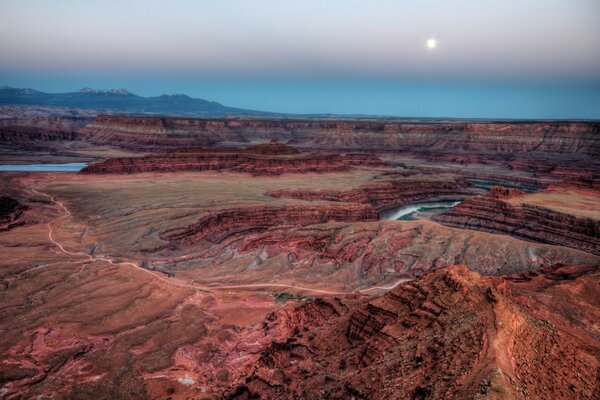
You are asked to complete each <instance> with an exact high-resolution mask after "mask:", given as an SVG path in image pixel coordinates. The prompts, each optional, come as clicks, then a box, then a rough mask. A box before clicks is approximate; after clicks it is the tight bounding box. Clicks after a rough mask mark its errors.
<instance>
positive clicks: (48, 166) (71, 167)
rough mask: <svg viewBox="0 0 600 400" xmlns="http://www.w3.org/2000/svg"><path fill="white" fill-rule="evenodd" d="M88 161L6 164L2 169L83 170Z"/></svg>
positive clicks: (0, 166) (37, 170) (39, 170)
mask: <svg viewBox="0 0 600 400" xmlns="http://www.w3.org/2000/svg"><path fill="white" fill-rule="evenodd" d="M86 165H87V163H69V164H4V165H0V171H33V172H77V171H81V170H82V169H83V167H85V166H86Z"/></svg>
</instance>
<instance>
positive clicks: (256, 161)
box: [81, 145, 385, 175]
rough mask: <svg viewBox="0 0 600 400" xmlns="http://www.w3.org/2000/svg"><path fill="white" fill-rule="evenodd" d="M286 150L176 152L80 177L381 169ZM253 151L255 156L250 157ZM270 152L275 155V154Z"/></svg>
mask: <svg viewBox="0 0 600 400" xmlns="http://www.w3.org/2000/svg"><path fill="white" fill-rule="evenodd" d="M293 150H294V149H292V148H290V147H287V146H286V147H285V148H280V147H275V146H274V145H271V147H270V148H269V147H261V146H258V147H256V146H255V147H251V148H248V149H245V150H242V151H234V150H230V151H223V150H221V151H210V150H200V149H198V150H195V151H191V150H189V149H188V150H183V151H180V150H176V151H173V152H172V153H169V154H166V155H165V154H160V155H149V156H145V157H129V158H125V157H124V158H111V159H109V160H107V161H104V162H100V163H95V164H90V165H88V166H87V167H85V168H84V169H83V170H81V173H84V174H108V173H113V174H131V173H140V172H179V171H208V170H210V171H236V172H246V173H251V174H255V175H281V174H283V173H306V172H340V171H347V170H349V169H350V168H351V167H352V166H357V165H372V166H382V165H385V164H384V163H383V162H382V161H381V160H380V159H379V158H378V157H376V156H373V155H364V154H347V155H326V154H312V153H302V154H298V153H297V152H294V151H293ZM253 151H257V153H253ZM273 152H276V153H275V154H274V153H273Z"/></svg>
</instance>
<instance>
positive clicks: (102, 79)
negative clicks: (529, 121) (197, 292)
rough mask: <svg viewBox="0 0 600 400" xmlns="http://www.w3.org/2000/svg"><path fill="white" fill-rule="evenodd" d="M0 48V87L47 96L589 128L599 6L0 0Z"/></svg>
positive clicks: (520, 0)
mask: <svg viewBox="0 0 600 400" xmlns="http://www.w3.org/2000/svg"><path fill="white" fill-rule="evenodd" d="M432 39H433V40H435V43H432V42H430V47H431V48H430V47H428V46H427V43H428V41H430V40H432ZM0 54H1V55H2V56H1V57H0V85H4V84H6V85H10V86H15V87H33V88H36V89H39V90H44V91H49V92H66V91H74V90H77V89H79V88H81V87H84V86H90V87H94V88H115V87H124V88H126V89H128V90H130V91H132V92H134V93H136V94H140V95H145V96H148V95H159V94H163V93H185V94H188V95H190V96H193V97H201V98H206V99H209V100H215V101H219V102H221V103H224V104H226V105H230V106H236V107H244V108H251V109H261V110H269V111H280V112H294V113H345V114H351V113H354V114H376V115H384V114H385V115H397V116H406V117H413V116H414V117H426V116H430V117H444V116H447V117H484V118H485V117H490V118H494V117H497V118H600V1H598V0H543V1H541V0H487V1H481V0H462V1H459V0H419V1H400V0H393V1H392V0H379V1H368V2H367V1H359V0H330V1H326V0H318V1H317V0H304V1H282V0H255V1H244V0H219V1H208V0H206V1H205V0H197V1H191V0H190V1H184V0H180V1H170V2H165V1H152V0H145V1H142V0H136V1H116V0H104V1H76V0H54V1H44V0H0Z"/></svg>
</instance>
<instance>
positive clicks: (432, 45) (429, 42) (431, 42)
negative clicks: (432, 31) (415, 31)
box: [427, 39, 437, 49]
mask: <svg viewBox="0 0 600 400" xmlns="http://www.w3.org/2000/svg"><path fill="white" fill-rule="evenodd" d="M436 46H437V41H436V40H435V39H428V40H427V48H428V49H435V47H436Z"/></svg>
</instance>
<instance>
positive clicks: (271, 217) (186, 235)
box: [163, 204, 379, 245]
mask: <svg viewBox="0 0 600 400" xmlns="http://www.w3.org/2000/svg"><path fill="white" fill-rule="evenodd" d="M378 218H379V215H378V214H377V212H376V211H375V210H374V209H373V208H372V207H371V206H369V205H365V204H343V205H341V204H340V205H337V204H332V205H307V206H303V205H272V206H271V205H257V206H243V207H238V208H234V209H225V210H219V211H215V212H212V213H210V214H207V215H205V216H203V217H202V218H200V219H199V220H198V222H196V223H195V224H193V225H191V226H189V227H187V228H185V229H183V230H177V231H170V232H166V233H165V234H164V235H163V237H164V238H165V239H166V240H169V241H170V242H171V243H176V244H181V245H192V244H194V243H197V242H200V241H202V240H208V241H210V242H213V243H219V242H221V241H223V240H224V239H225V238H227V237H229V236H232V235H240V234H249V233H256V232H261V231H264V230H266V229H268V228H271V227H282V226H294V225H313V224H319V223H324V222H328V221H347V222H356V221H375V220H377V219H378Z"/></svg>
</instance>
